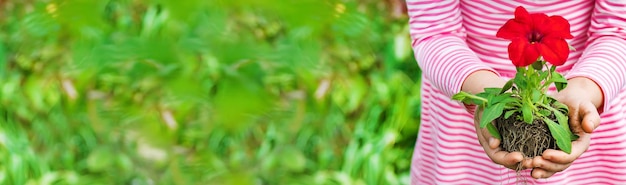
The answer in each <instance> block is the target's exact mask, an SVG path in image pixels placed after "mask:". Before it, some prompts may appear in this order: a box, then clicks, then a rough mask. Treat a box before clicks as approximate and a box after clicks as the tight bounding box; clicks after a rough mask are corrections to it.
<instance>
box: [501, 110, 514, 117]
mask: <svg viewBox="0 0 626 185" xmlns="http://www.w3.org/2000/svg"><path fill="white" fill-rule="evenodd" d="M515 112H517V110H510V111H506V113H504V119H509V117H511V115H513V113H515Z"/></svg>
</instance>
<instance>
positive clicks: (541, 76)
mask: <svg viewBox="0 0 626 185" xmlns="http://www.w3.org/2000/svg"><path fill="white" fill-rule="evenodd" d="M548 74H550V72H548V71H539V79H546V78H547V77H548Z"/></svg>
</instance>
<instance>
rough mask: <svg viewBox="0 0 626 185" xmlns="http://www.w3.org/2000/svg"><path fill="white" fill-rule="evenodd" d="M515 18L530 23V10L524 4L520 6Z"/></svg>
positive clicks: (516, 9) (516, 10)
mask: <svg viewBox="0 0 626 185" xmlns="http://www.w3.org/2000/svg"><path fill="white" fill-rule="evenodd" d="M515 20H516V21H518V22H521V23H530V22H531V18H530V14H528V11H527V10H526V8H524V7H523V6H518V7H517V8H515Z"/></svg>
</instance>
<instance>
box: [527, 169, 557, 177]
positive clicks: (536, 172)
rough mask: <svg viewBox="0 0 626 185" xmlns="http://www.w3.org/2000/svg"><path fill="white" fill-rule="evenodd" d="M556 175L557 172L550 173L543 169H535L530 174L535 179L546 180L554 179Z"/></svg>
mask: <svg viewBox="0 0 626 185" xmlns="http://www.w3.org/2000/svg"><path fill="white" fill-rule="evenodd" d="M554 173H556V172H550V171H546V170H543V169H541V168H535V169H533V171H531V172H530V175H531V176H532V177H533V178H535V179H546V178H549V177H552V175H554Z"/></svg>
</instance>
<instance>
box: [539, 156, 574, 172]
mask: <svg viewBox="0 0 626 185" xmlns="http://www.w3.org/2000/svg"><path fill="white" fill-rule="evenodd" d="M571 164H572V163H567V164H561V163H555V162H552V161H549V160H545V159H544V158H543V157H541V156H537V157H535V158H533V159H532V166H533V167H534V168H540V169H542V170H545V171H549V172H560V171H563V170H565V169H567V168H568V167H569V166H570V165H571Z"/></svg>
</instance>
